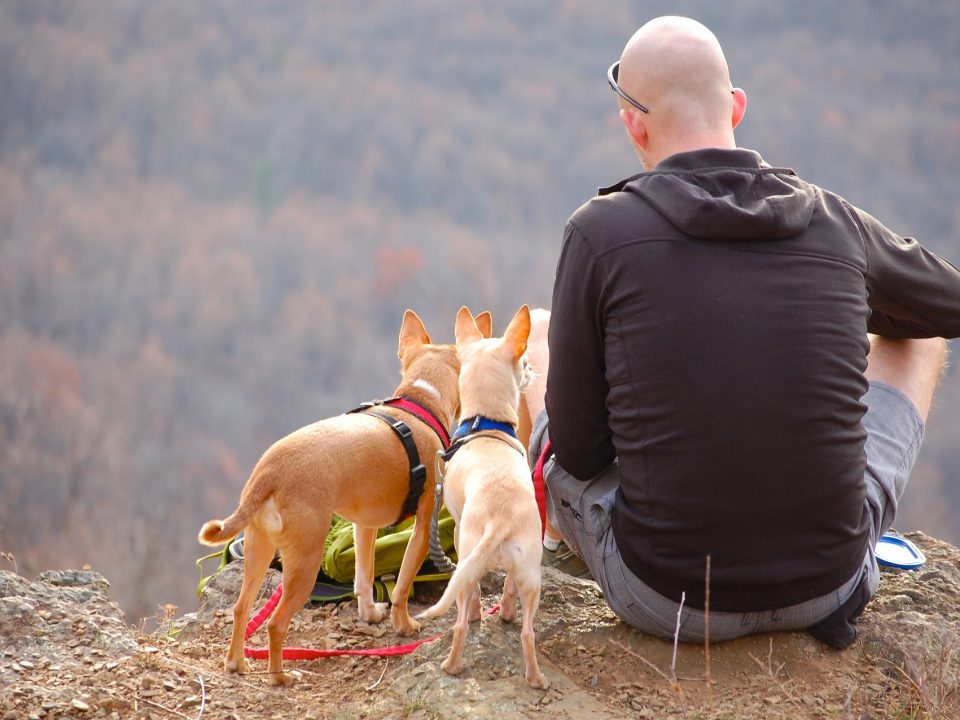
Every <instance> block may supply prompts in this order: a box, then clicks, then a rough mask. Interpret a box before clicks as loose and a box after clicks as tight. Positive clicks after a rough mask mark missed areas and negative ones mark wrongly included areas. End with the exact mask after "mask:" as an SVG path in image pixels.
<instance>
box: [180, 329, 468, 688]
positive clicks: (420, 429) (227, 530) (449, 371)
mask: <svg viewBox="0 0 960 720" xmlns="http://www.w3.org/2000/svg"><path fill="white" fill-rule="evenodd" d="M398 355H399V357H400V365H401V375H402V380H401V382H400V385H399V386H398V387H397V389H396V390H395V391H394V395H395V396H397V397H402V398H405V399H407V400H408V401H412V402H413V403H415V404H417V405H419V406H420V407H421V408H423V409H426V410H427V411H429V413H430V414H431V415H432V416H433V417H434V418H435V420H436V421H437V422H438V424H439V425H440V426H441V427H440V429H441V430H442V432H443V433H445V432H446V430H445V429H446V428H448V427H450V424H451V422H452V421H453V419H454V418H455V417H456V412H457V408H458V407H459V392H458V386H457V377H458V373H459V370H460V362H459V360H458V358H457V354H456V350H455V349H454V347H453V346H452V345H433V344H431V342H430V336H429V335H428V334H427V331H426V329H425V328H424V326H423V323H422V322H421V321H420V318H419V317H417V315H416V313H414V312H413V311H412V310H407V311H406V312H405V313H404V316H403V324H402V326H401V328H400V349H399V352H398ZM375 409H376V410H377V411H378V412H381V413H383V414H385V415H389V416H391V417H393V418H395V419H397V420H401V421H403V422H404V423H405V424H406V425H407V426H408V428H409V429H410V431H411V432H412V437H413V441H414V442H415V444H416V448H417V451H418V454H419V456H420V462H421V463H422V464H423V465H425V466H426V483H425V488H427V489H428V490H427V491H425V492H423V494H422V495H421V496H420V499H419V503H418V505H417V507H416V523H415V528H414V532H413V535H412V537H411V538H410V542H409V544H408V545H407V549H406V551H405V552H404V556H403V561H402V563H401V566H400V573H399V576H398V578H397V584H396V587H395V588H394V591H393V598H392V602H393V607H392V609H391V613H390V615H391V620H392V622H393V627H394V629H395V630H396V631H397V632H398V633H399V634H400V635H411V634H413V633H415V632H417V631H419V630H420V623H418V622H417V621H416V620H414V619H413V618H411V617H410V614H409V611H408V610H407V596H408V594H409V591H410V587H411V585H412V583H413V578H414V576H415V575H416V572H417V570H418V569H419V567H420V565H421V563H422V562H423V559H424V557H425V556H426V553H427V543H428V541H429V528H430V516H431V513H432V512H433V502H434V493H433V492H430V491H429V488H432V487H433V485H434V480H433V477H434V472H435V466H436V463H435V462H434V461H433V460H434V457H435V456H436V454H437V451H438V450H440V448H441V447H442V443H441V440H440V436H439V433H438V432H437V431H436V430H435V429H431V425H429V424H428V422H426V421H424V420H423V419H421V418H420V417H414V416H413V415H411V414H410V413H408V412H405V411H404V410H402V409H399V408H397V407H393V406H389V405H380V406H377V407H376V408H375ZM410 485H411V469H410V462H409V460H408V455H407V453H406V451H405V449H404V445H403V442H402V441H401V440H400V438H399V437H398V436H397V434H396V433H395V431H394V430H393V429H392V428H391V427H390V425H388V424H387V423H386V422H384V420H383V419H381V418H379V417H375V416H373V415H371V414H366V413H351V414H346V415H338V416H337V417H334V418H330V419H327V420H321V421H319V422H316V423H313V424H312V425H307V426H306V427H303V428H300V429H299V430H296V431H295V432H293V433H291V434H290V435H288V436H287V437H285V438H283V439H281V440H279V441H277V442H276V443H275V444H274V445H273V446H272V447H271V448H270V449H269V450H267V451H266V453H264V455H263V457H261V458H260V460H259V462H257V464H256V467H254V469H253V473H252V474H251V476H250V479H249V480H248V481H247V484H246V486H245V487H244V489H243V492H242V493H241V495H240V504H239V505H238V507H237V509H236V510H235V511H234V513H233V515H231V516H230V517H228V518H227V519H226V520H211V521H209V522H207V523H206V524H205V525H204V526H203V529H202V530H201V531H200V535H199V540H200V542H201V543H204V544H206V545H220V544H222V543H225V542H227V541H228V540H230V539H231V538H233V537H235V536H236V535H238V534H239V533H240V532H241V531H245V533H244V553H243V554H244V567H243V587H242V589H241V590H240V597H239V598H238V599H237V603H236V605H235V606H234V608H233V636H232V638H231V640H230V649H229V650H228V651H227V656H226V660H225V662H224V666H225V667H226V669H227V671H228V672H244V671H245V670H246V661H245V660H244V656H243V642H244V631H245V628H246V624H247V619H248V618H249V616H250V610H251V606H252V604H253V602H254V598H255V596H256V593H257V591H258V590H259V588H260V585H261V583H262V581H263V577H264V575H265V574H266V571H267V568H268V567H269V565H270V562H271V560H272V559H273V557H274V553H275V551H276V549H277V548H279V549H280V556H281V558H282V561H283V597H282V599H281V601H280V604H279V606H278V607H277V609H276V612H275V613H274V615H273V617H272V618H271V619H270V621H269V623H268V624H267V630H268V633H269V637H270V659H269V665H268V668H269V671H270V673H271V675H270V682H271V684H274V685H285V684H287V683H289V682H290V681H291V680H292V678H291V676H289V675H287V674H286V673H284V672H283V659H282V656H281V650H282V648H283V641H284V638H285V636H286V634H287V627H288V625H289V623H290V619H291V618H292V617H293V614H294V613H295V612H296V611H297V610H298V609H299V608H301V607H302V606H303V604H304V603H305V602H306V600H307V598H308V597H309V595H310V591H311V590H312V589H313V585H314V583H315V582H316V577H317V571H318V570H319V569H320V566H321V563H322V561H323V543H324V540H325V538H326V535H327V531H328V529H329V527H330V519H331V516H332V515H333V514H337V515H340V516H342V517H345V518H347V519H348V520H351V521H353V523H354V538H355V543H356V579H355V581H354V590H355V591H356V594H357V604H358V609H359V614H360V617H361V618H362V619H363V620H365V621H367V622H371V623H375V622H380V621H381V620H383V618H384V617H385V615H386V604H385V603H375V602H374V601H373V566H374V541H375V539H376V534H377V529H378V528H381V527H385V526H387V525H390V524H392V523H395V522H396V521H397V520H398V519H399V515H400V513H401V508H402V507H403V506H404V504H405V499H406V498H407V494H408V491H409V490H410Z"/></svg>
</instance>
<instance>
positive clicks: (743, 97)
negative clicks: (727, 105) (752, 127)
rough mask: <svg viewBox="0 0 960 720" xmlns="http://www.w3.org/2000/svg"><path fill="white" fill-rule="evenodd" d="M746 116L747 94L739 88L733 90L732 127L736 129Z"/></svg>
mask: <svg viewBox="0 0 960 720" xmlns="http://www.w3.org/2000/svg"><path fill="white" fill-rule="evenodd" d="M746 114H747V94H746V93H745V92H744V91H743V90H741V89H740V88H734V89H733V116H732V118H731V119H732V121H733V127H734V128H736V127H737V125H739V124H740V121H741V120H743V116H744V115H746Z"/></svg>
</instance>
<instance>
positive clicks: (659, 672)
mask: <svg viewBox="0 0 960 720" xmlns="http://www.w3.org/2000/svg"><path fill="white" fill-rule="evenodd" d="M610 644H611V645H616V646H617V647H618V648H620V649H621V650H623V651H624V652H626V653H627V654H628V655H631V656H633V657H635V658H636V659H637V660H639V661H640V662H642V663H643V664H644V665H646V666H647V667H648V668H650V669H651V670H653V671H654V672H655V673H656V674H657V675H659V676H660V677H662V678H663V679H664V680H666V681H667V682H668V683H670V684H671V685H675V681H674V680H673V679H671V678H670V676H669V675H667V674H666V673H665V672H664V671H663V670H661V669H660V668H658V667H657V666H656V665H654V664H653V663H652V662H650V661H649V660H647V659H646V658H645V657H644V656H643V655H641V654H640V653H638V652H636V651H635V650H631V649H630V648H628V647H627V646H626V645H624V644H623V643H621V642H620V641H619V640H611V641H610Z"/></svg>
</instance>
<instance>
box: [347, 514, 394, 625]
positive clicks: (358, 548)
mask: <svg viewBox="0 0 960 720" xmlns="http://www.w3.org/2000/svg"><path fill="white" fill-rule="evenodd" d="M376 539H377V528H372V527H363V526H362V525H357V524H356V523H354V524H353V545H354V548H355V552H356V555H355V558H356V559H355V565H356V569H355V573H354V578H353V591H354V593H355V594H356V596H357V611H358V613H359V615H360V619H361V620H364V621H365V622H368V623H378V622H380V621H381V620H383V619H384V618H385V617H386V616H387V604H386V603H378V602H374V599H373V567H374V564H375V563H376V544H375V543H376Z"/></svg>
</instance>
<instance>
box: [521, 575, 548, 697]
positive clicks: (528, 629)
mask: <svg viewBox="0 0 960 720" xmlns="http://www.w3.org/2000/svg"><path fill="white" fill-rule="evenodd" d="M517 588H518V590H519V594H520V602H521V603H523V624H522V625H521V628H520V645H521V647H522V648H523V664H524V668H525V670H526V672H525V676H526V679H527V684H528V685H530V687H534V688H540V689H542V690H546V689H547V688H548V687H550V681H549V680H547V677H546V675H544V674H543V673H542V672H540V665H539V664H538V663H537V641H536V635H535V634H534V631H533V618H534V616H535V615H536V614H537V608H539V607H540V566H539V565H538V566H537V567H536V570H535V572H533V573H529V574H527V573H523V574H520V575H518V577H517Z"/></svg>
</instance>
